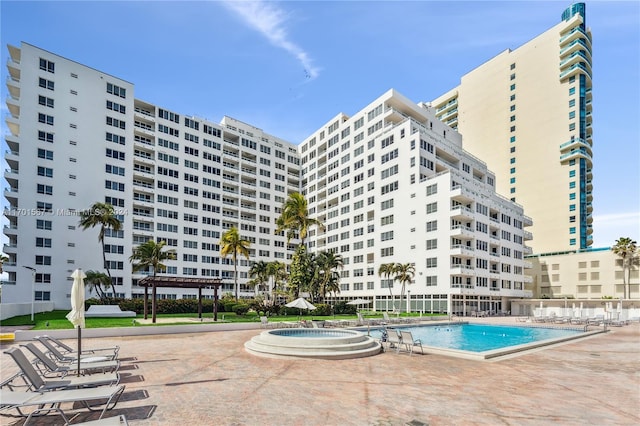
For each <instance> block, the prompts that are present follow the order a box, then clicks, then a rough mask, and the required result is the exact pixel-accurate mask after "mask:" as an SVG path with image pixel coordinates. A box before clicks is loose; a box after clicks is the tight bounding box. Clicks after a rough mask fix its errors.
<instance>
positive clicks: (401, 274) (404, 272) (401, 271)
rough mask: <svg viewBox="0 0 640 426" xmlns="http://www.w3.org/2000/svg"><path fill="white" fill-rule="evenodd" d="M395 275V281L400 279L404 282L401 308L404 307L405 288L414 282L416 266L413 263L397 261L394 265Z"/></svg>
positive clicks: (401, 291) (401, 282) (401, 290)
mask: <svg viewBox="0 0 640 426" xmlns="http://www.w3.org/2000/svg"><path fill="white" fill-rule="evenodd" d="M394 273H395V276H394V277H393V280H394V281H399V282H400V284H402V287H401V289H400V309H402V299H403V298H404V290H405V287H406V285H407V284H411V283H412V282H413V277H414V276H415V275H416V268H415V266H414V265H413V263H396V264H395V266H394Z"/></svg>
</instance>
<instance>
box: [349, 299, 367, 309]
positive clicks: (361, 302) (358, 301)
mask: <svg viewBox="0 0 640 426" xmlns="http://www.w3.org/2000/svg"><path fill="white" fill-rule="evenodd" d="M370 303H371V300H367V299H355V300H352V301H350V302H347V305H356V306H357V307H358V308H359V307H360V305H368V304H370Z"/></svg>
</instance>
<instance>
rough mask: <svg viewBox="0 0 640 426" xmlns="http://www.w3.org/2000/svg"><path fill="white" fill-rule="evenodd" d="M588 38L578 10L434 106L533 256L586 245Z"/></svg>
mask: <svg viewBox="0 0 640 426" xmlns="http://www.w3.org/2000/svg"><path fill="white" fill-rule="evenodd" d="M591 43H592V41H591V31H590V30H589V29H588V28H587V26H586V6H585V4H584V3H575V4H573V5H572V6H570V7H569V8H567V9H566V10H565V11H564V12H563V13H562V17H561V20H560V23H558V24H557V25H555V26H554V27H553V28H551V29H549V30H547V31H545V32H544V33H542V34H540V35H539V36H537V37H535V38H534V39H532V40H530V41H529V42H527V43H525V44H524V45H522V46H520V47H518V48H517V49H515V50H506V51H504V52H502V53H500V54H499V55H497V56H496V57H494V58H492V59H490V60H488V61H487V62H485V63H484V64H482V65H480V66H479V67H478V68H476V69H474V70H472V71H470V72H468V73H467V74H465V75H464V76H462V78H461V80H460V85H459V86H458V87H455V88H453V89H452V90H450V91H449V92H447V93H445V94H443V95H442V96H440V97H438V98H437V99H435V100H434V101H433V102H432V104H433V106H434V108H435V109H436V115H437V117H438V118H439V119H441V120H442V121H444V122H445V123H447V124H448V125H450V126H451V127H453V128H454V129H457V130H458V132H460V133H461V134H462V136H463V137H464V142H465V149H467V150H468V151H469V152H471V153H473V154H474V155H477V156H479V157H480V158H482V159H483V160H484V161H486V162H487V165H488V166H489V168H490V169H491V170H493V171H494V172H495V174H496V188H497V190H498V192H500V193H501V194H505V195H506V196H508V197H509V198H510V199H512V200H514V201H517V202H518V203H519V204H521V205H522V206H524V208H525V209H526V211H527V214H529V215H531V217H532V218H533V221H534V223H535V224H534V225H533V228H532V232H533V234H534V235H535V237H534V239H533V241H531V243H530V244H531V247H532V249H533V250H534V251H535V252H536V253H545V252H557V251H564V250H578V249H586V248H589V247H590V246H591V244H592V242H593V241H592V232H593V229H592V223H593V217H592V211H593V206H592V201H593V196H592V188H593V185H592V180H593V170H592V169H593V158H592V155H593V152H592V147H593V128H592V122H593V120H592V103H591V101H592V92H591V89H592V80H591V72H592V69H591V61H592V59H591V53H592V49H591Z"/></svg>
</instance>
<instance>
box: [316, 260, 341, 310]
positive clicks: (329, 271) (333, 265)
mask: <svg viewBox="0 0 640 426" xmlns="http://www.w3.org/2000/svg"><path fill="white" fill-rule="evenodd" d="M316 263H317V264H318V268H319V269H320V276H321V280H320V297H321V298H322V300H323V301H324V298H325V296H326V295H327V293H328V292H329V291H328V290H327V286H328V284H329V281H330V280H331V279H332V277H333V274H334V273H335V274H337V277H338V281H339V280H340V274H338V272H337V270H338V269H342V268H343V267H344V263H343V261H342V256H341V255H339V254H336V253H334V252H332V251H322V252H320V253H318V255H317V256H316Z"/></svg>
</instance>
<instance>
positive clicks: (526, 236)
mask: <svg viewBox="0 0 640 426" xmlns="http://www.w3.org/2000/svg"><path fill="white" fill-rule="evenodd" d="M522 237H523V238H524V239H525V241H531V240H533V234H532V233H531V232H529V231H524V232H523V233H522Z"/></svg>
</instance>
